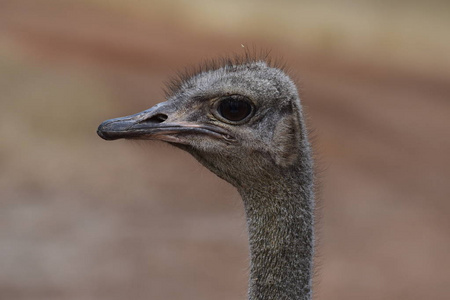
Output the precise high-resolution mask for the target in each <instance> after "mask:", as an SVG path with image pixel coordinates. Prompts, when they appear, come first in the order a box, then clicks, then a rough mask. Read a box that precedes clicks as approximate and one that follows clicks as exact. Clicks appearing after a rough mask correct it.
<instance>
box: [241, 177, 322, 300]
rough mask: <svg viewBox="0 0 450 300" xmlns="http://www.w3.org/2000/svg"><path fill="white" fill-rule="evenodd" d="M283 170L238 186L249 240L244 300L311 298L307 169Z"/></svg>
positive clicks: (311, 233)
mask: <svg viewBox="0 0 450 300" xmlns="http://www.w3.org/2000/svg"><path fill="white" fill-rule="evenodd" d="M283 175H284V176H274V178H281V179H278V180H272V181H271V182H272V183H271V184H270V185H267V181H266V184H265V185H264V184H263V183H261V184H260V185H258V184H253V185H252V188H248V189H245V188H244V189H241V190H240V193H241V195H242V198H243V201H244V206H245V211H246V216H247V225H248V231H249V242H250V256H251V266H250V282H249V300H268V299H274V300H275V299H276V300H294V299H295V300H300V299H302V300H304V299H311V277H312V262H313V255H314V230H313V224H314V217H313V211H314V195H313V186H312V172H311V171H310V170H303V172H300V174H299V172H298V170H297V171H295V170H294V171H291V174H283ZM255 185H256V186H255Z"/></svg>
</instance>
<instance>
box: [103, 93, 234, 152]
mask: <svg viewBox="0 0 450 300" xmlns="http://www.w3.org/2000/svg"><path fill="white" fill-rule="evenodd" d="M170 111H172V110H171V109H170V107H169V105H167V102H163V103H159V104H157V105H155V106H154V107H152V108H150V109H147V110H144V111H142V112H140V113H137V114H134V115H130V116H126V117H121V118H116V119H110V120H107V121H105V122H103V123H102V124H100V126H99V127H98V129H97V134H98V135H99V136H100V137H101V138H102V139H105V140H117V139H122V138H125V139H156V140H162V141H166V142H174V143H179V144H187V143H188V140H187V139H186V137H185V135H186V134H203V135H209V136H212V137H215V138H219V139H224V140H225V141H227V142H232V141H234V139H233V138H232V137H231V135H230V134H229V133H228V131H227V130H225V129H223V128H221V127H218V126H215V125H209V124H197V123H194V122H185V121H176V120H174V119H179V118H175V116H172V117H171V116H170V114H175V113H171V112H170Z"/></svg>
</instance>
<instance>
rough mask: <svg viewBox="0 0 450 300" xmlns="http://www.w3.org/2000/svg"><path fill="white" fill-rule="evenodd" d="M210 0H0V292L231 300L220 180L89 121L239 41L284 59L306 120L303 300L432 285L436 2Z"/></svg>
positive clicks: (438, 78)
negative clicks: (309, 139) (310, 288)
mask: <svg viewBox="0 0 450 300" xmlns="http://www.w3.org/2000/svg"><path fill="white" fill-rule="evenodd" d="M226 3H228V4H226ZM226 3H225V2H218V4H216V6H214V7H212V6H209V5H208V4H209V2H204V1H199V0H197V1H192V2H184V1H174V2H162V1H153V2H143V1H137V0H135V1H100V0H91V1H88V0H83V1H51V0H47V1H45V0H36V1H25V0H16V1H5V0H0V141H1V142H0V145H1V147H0V299H83V300H84V299H112V300H114V299H217V300H220V299H245V295H246V287H247V282H246V281H247V265H248V259H247V252H248V249H247V236H246V230H245V221H244V215H243V211H242V205H241V203H240V198H239V196H238V195H237V193H236V191H234V189H233V188H231V187H230V186H229V185H228V184H226V183H225V182H222V181H221V180H219V179H218V178H216V177H215V176H214V175H212V174H210V173H209V172H208V171H207V170H205V169H204V168H203V167H201V166H200V165H199V164H198V163H197V162H195V161H194V159H193V158H191V157H190V156H189V155H187V154H185V153H182V152H181V151H178V150H176V149H173V148H171V147H169V146H166V145H163V144H159V143H131V142H127V141H117V142H114V143H108V142H105V141H103V140H101V139H100V138H98V137H97V136H96V133H95V131H96V127H97V126H98V124H99V123H100V122H101V121H103V120H105V119H108V118H112V117H116V116H121V115H127V114H131V113H134V112H137V111H140V110H143V109H145V108H148V107H150V106H152V105H154V104H155V103H157V102H160V101H162V100H163V93H162V86H163V82H164V81H165V80H167V79H168V78H169V76H170V75H171V74H172V75H173V74H174V72H175V71H176V70H180V69H182V68H183V67H184V66H186V65H192V64H196V63H198V62H200V61H202V60H203V59H205V58H208V57H217V56H219V55H222V54H226V53H232V52H237V53H239V52H240V51H242V49H241V44H244V45H256V46H257V47H261V48H270V49H272V50H273V54H274V56H283V58H284V60H285V61H286V62H287V63H288V65H289V66H290V69H291V72H292V74H293V75H294V76H296V77H298V79H299V82H300V83H301V87H302V97H303V103H304V105H305V107H306V110H307V112H308V114H309V118H310V119H309V124H310V127H312V128H314V129H315V134H316V136H317V137H316V143H315V144H316V149H317V152H318V153H320V157H321V162H320V165H321V169H324V171H322V173H321V182H322V184H321V185H322V187H321V195H320V206H321V207H322V210H321V213H320V215H321V217H320V228H321V229H320V236H321V238H320V243H319V245H318V252H319V255H318V258H317V261H318V264H319V265H320V267H319V268H318V275H317V278H316V285H315V292H316V296H317V299H448V298H449V296H450V278H449V273H448V270H449V269H450V257H449V253H450V235H449V230H448V228H450V226H449V225H450V219H449V217H448V216H449V212H450V202H449V198H450V184H449V178H450V158H449V153H450V137H449V130H450V77H449V73H450V72H449V70H450V55H449V54H448V53H450V52H449V51H448V50H449V49H450V46H449V42H448V33H449V28H450V27H448V25H449V20H450V17H449V14H450V13H449V11H450V10H449V6H448V5H447V4H446V2H444V1H442V2H441V1H431V2H427V3H428V4H427V5H425V4H420V3H419V4H418V3H416V2H408V3H406V2H404V1H399V2H396V3H397V4H396V5H393V4H391V3H390V2H389V3H388V2H386V1H379V2H376V3H375V1H360V2H358V4H357V5H356V4H354V3H352V2H345V5H344V4H343V5H342V6H336V4H331V2H324V4H317V3H316V4H312V3H309V2H305V3H303V4H297V2H294V1H282V2H280V3H278V2H277V4H275V2H271V1H263V2H262V3H261V4H255V2H248V3H246V4H241V5H240V6H239V5H238V6H237V4H236V3H237V2H236V3H235V2H234V1H228V2H226ZM148 144H151V145H148Z"/></svg>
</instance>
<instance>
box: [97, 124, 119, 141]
mask: <svg viewBox="0 0 450 300" xmlns="http://www.w3.org/2000/svg"><path fill="white" fill-rule="evenodd" d="M109 123H110V122H108V121H105V122H103V123H102V124H100V125H99V126H98V128H97V134H98V136H99V137H101V138H102V139H104V140H107V141H111V140H115V138H114V137H113V136H112V135H111V134H110V133H109V132H108V130H107V128H106V127H107V125H108V124H109Z"/></svg>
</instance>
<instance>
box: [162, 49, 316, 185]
mask: <svg viewBox="0 0 450 300" xmlns="http://www.w3.org/2000/svg"><path fill="white" fill-rule="evenodd" d="M283 68H284V66H283V65H281V64H279V62H277V61H274V60H271V59H270V58H269V56H268V55H266V56H264V57H261V56H255V55H250V54H249V53H247V54H246V55H244V56H235V57H233V58H223V59H219V60H213V61H208V62H206V63H204V64H202V65H201V66H200V67H198V68H196V69H190V70H189V69H188V70H187V71H185V72H184V73H181V74H179V76H178V77H177V79H175V80H172V81H171V83H170V84H169V85H168V93H167V97H168V100H169V102H173V103H174V105H176V107H177V111H178V113H180V114H183V115H185V116H186V117H185V118H184V120H186V121H189V122H198V123H199V124H212V125H214V126H218V127H221V128H223V129H225V130H227V131H228V132H229V133H230V135H231V136H233V138H234V139H235V140H236V141H237V143H234V144H224V143H223V142H222V141H220V140H216V139H211V138H207V137H203V136H193V137H192V138H191V139H190V141H189V143H190V146H189V147H186V146H184V145H183V146H181V148H183V149H185V150H186V151H188V152H190V153H191V154H192V155H194V157H196V158H197V159H198V160H199V161H200V162H201V163H203V164H204V165H205V166H206V167H208V168H209V169H211V170H212V171H213V172H214V173H216V174H217V175H219V176H220V177H222V178H225V179H226V180H227V181H229V182H232V183H233V184H235V185H238V184H239V183H238V184H236V182H242V178H250V177H252V175H256V174H260V173H261V171H263V172H268V171H273V168H274V167H276V168H280V169H283V168H287V167H296V166H299V164H300V163H301V159H302V157H305V156H308V155H309V152H308V151H309V144H308V141H307V139H306V132H305V126H304V122H303V117H302V108H301V104H300V99H299V95H298V91H297V87H296V85H295V84H294V82H293V81H292V80H291V79H290V77H289V76H288V75H287V74H286V73H285V71H284V70H283ZM232 95H239V96H242V97H244V98H245V99H247V100H248V101H249V102H251V105H252V106H253V107H254V111H253V113H254V115H252V117H251V118H249V119H248V120H247V121H246V122H245V123H240V124H230V123H227V122H222V121H223V120H220V119H217V118H215V114H214V112H212V113H211V110H213V109H214V107H213V104H212V103H215V102H217V101H220V100H217V99H223V98H224V97H230V96H232ZM236 176H240V177H242V178H240V179H237V178H236ZM232 177H233V178H232Z"/></svg>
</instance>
